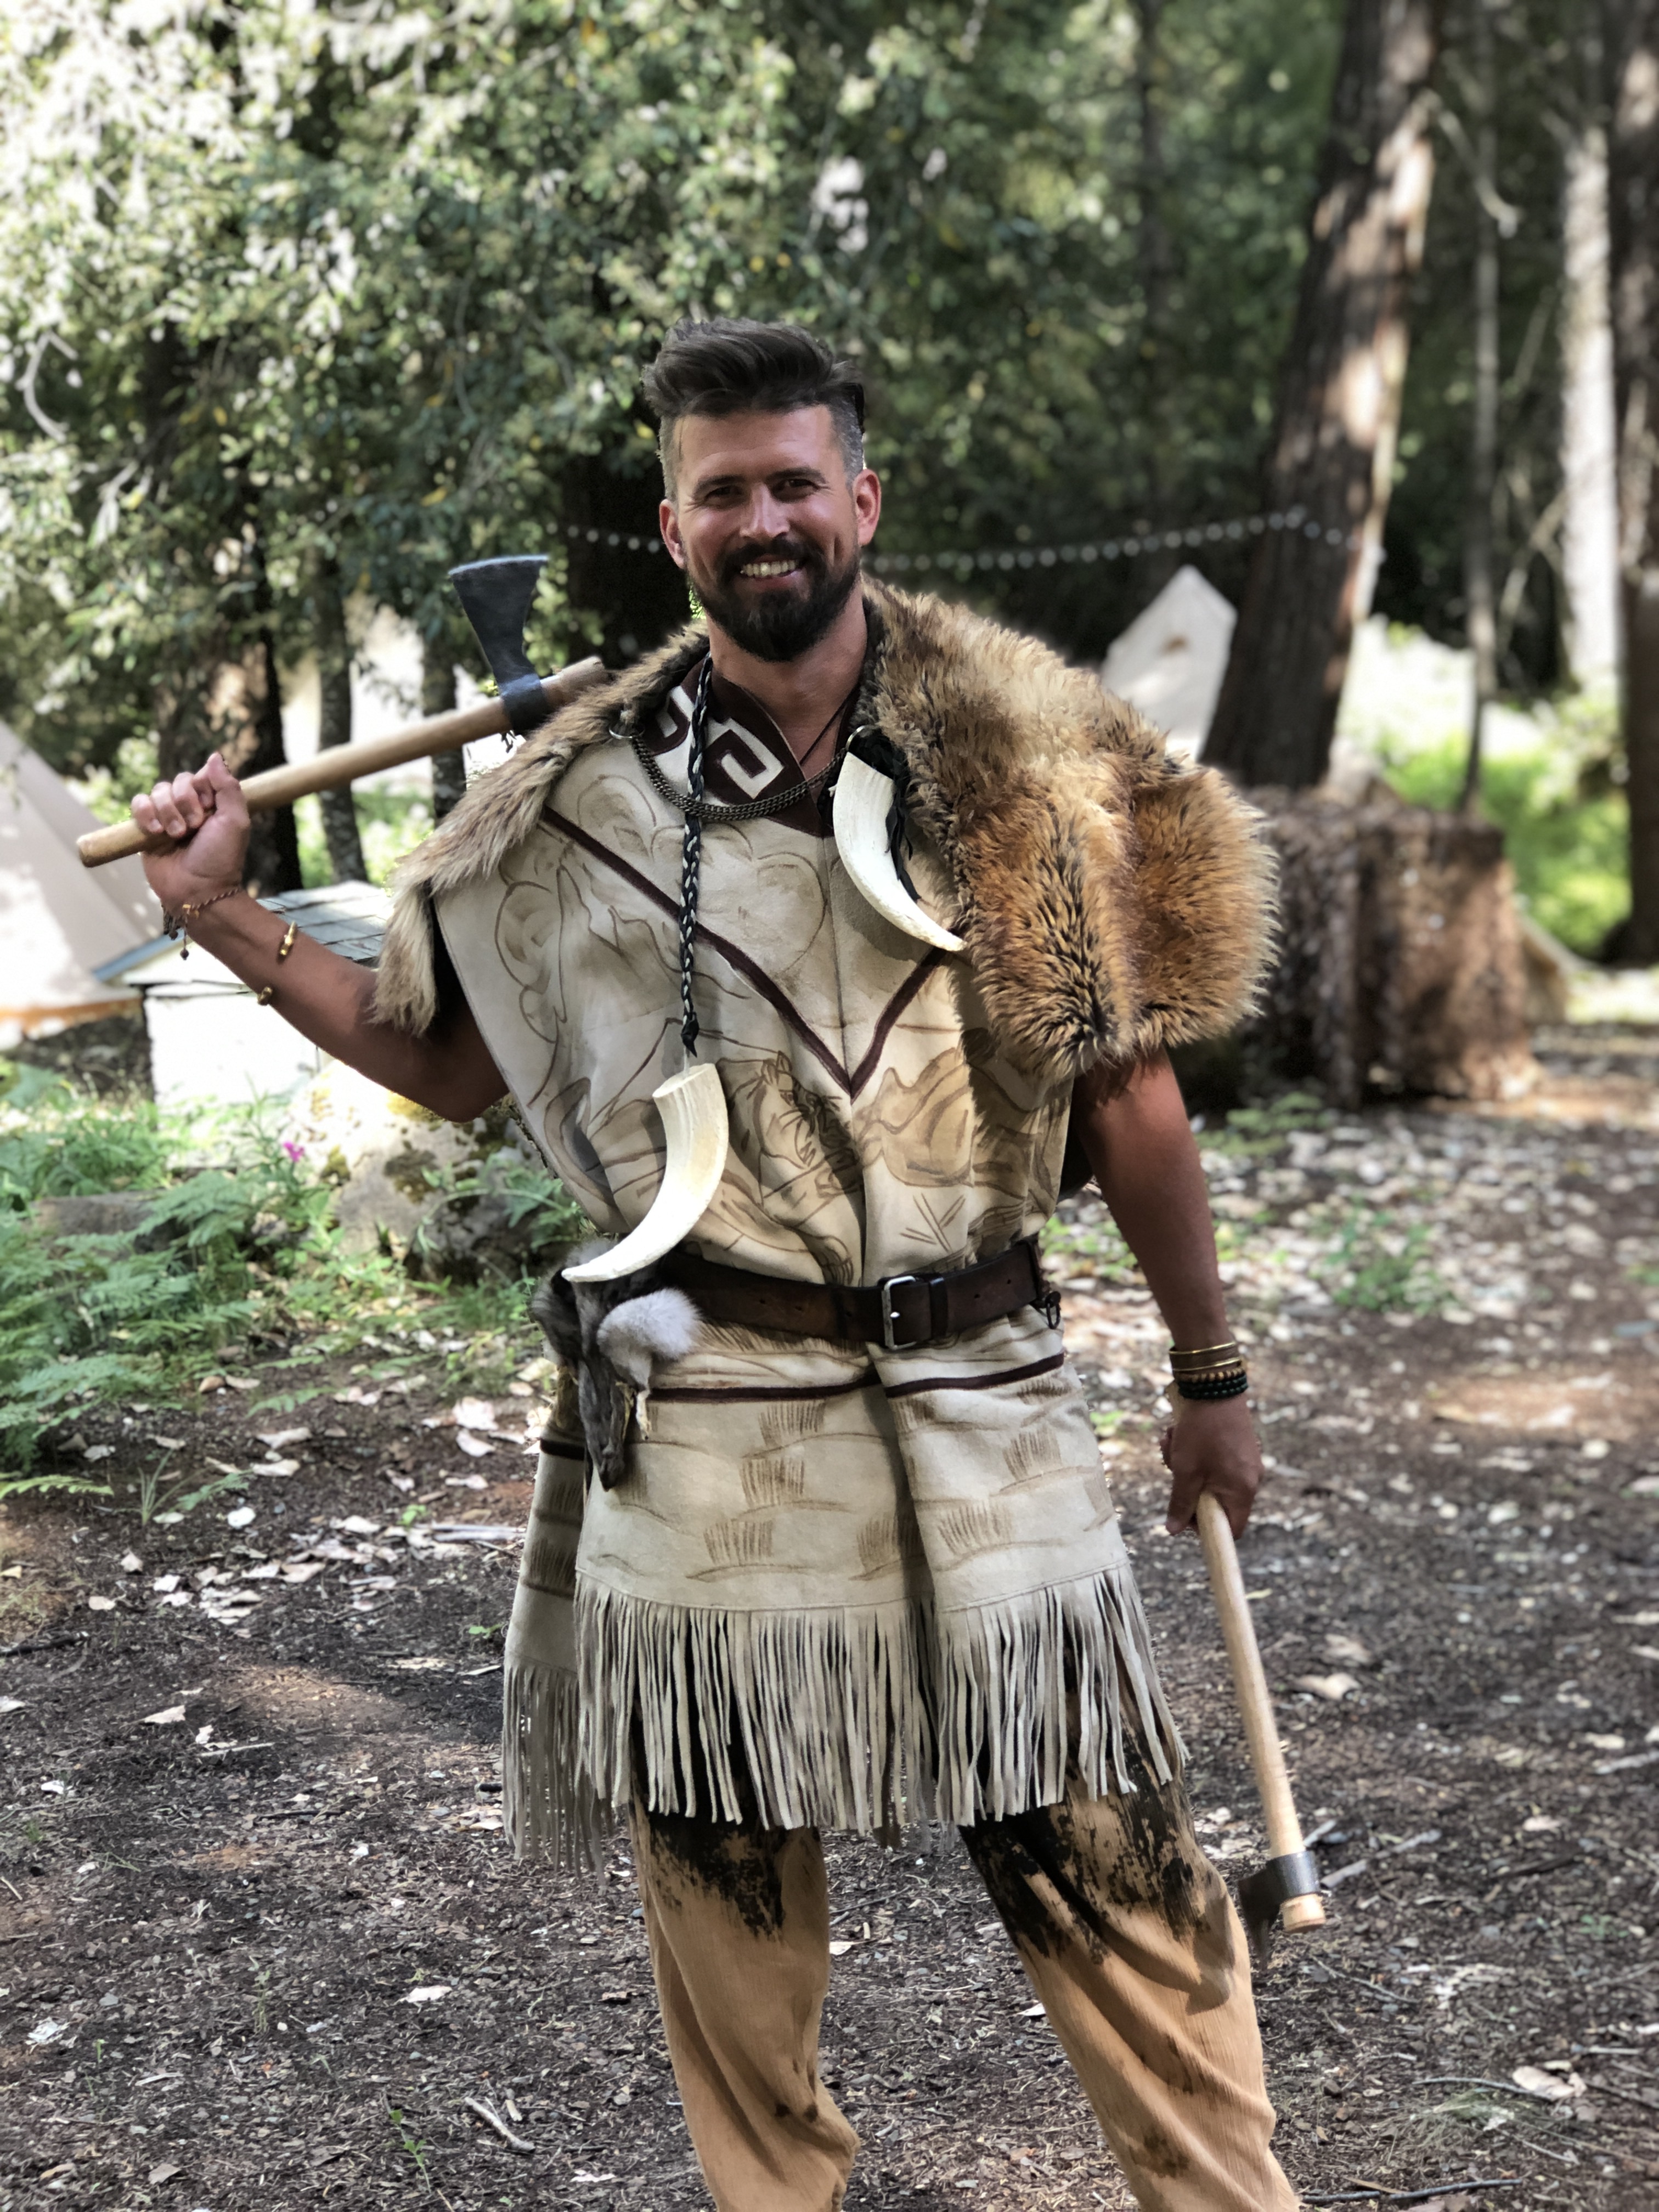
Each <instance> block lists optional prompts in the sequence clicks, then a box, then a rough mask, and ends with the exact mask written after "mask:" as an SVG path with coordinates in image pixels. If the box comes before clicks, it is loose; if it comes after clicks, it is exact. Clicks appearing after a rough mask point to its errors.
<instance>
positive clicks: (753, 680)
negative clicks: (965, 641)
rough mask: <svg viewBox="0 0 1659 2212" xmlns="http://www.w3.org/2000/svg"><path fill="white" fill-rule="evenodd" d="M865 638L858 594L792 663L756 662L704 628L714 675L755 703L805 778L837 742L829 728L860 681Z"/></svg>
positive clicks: (714, 627) (712, 628)
mask: <svg viewBox="0 0 1659 2212" xmlns="http://www.w3.org/2000/svg"><path fill="white" fill-rule="evenodd" d="M866 638H867V625H866V621H865V615H864V598H863V594H862V593H861V592H854V593H853V596H852V597H851V599H848V602H847V605H845V606H844V607H843V608H842V611H841V612H840V614H838V615H837V616H836V619H835V621H834V623H832V624H831V625H830V627H829V629H828V630H827V631H826V632H825V633H824V635H823V636H822V637H821V638H820V639H819V640H818V641H817V644H816V645H815V646H813V647H811V649H810V651H808V652H806V653H802V654H801V655H800V657H799V659H796V660H760V659H757V658H756V657H755V655H754V654H753V653H745V652H744V649H743V647H741V646H740V645H737V644H735V643H734V642H733V641H732V639H731V638H730V637H729V636H727V635H726V632H725V631H724V630H723V629H721V628H720V625H719V623H714V622H710V623H709V625H708V644H709V651H710V652H711V653H712V654H713V656H714V672H715V673H716V675H718V676H720V677H721V678H724V680H725V681H726V683H728V684H739V685H741V687H742V688H743V690H745V691H747V692H748V693H749V694H750V696H751V697H752V698H756V699H758V700H759V701H760V702H761V704H762V706H763V707H764V708H765V709H766V711H767V713H768V714H769V715H770V716H771V717H772V720H774V721H775V723H776V724H777V726H778V727H779V729H780V730H781V732H782V733H783V735H784V736H785V737H786V738H787V739H788V741H789V745H790V750H792V751H793V754H794V756H795V758H796V759H797V760H798V761H799V763H800V764H801V767H802V768H803V769H805V772H806V774H807V775H814V774H816V773H817V770H818V769H820V768H823V766H824V765H825V764H826V763H827V762H828V759H829V749H830V748H831V747H833V745H834V744H835V738H836V733H835V731H834V729H833V728H831V727H829V724H831V723H832V722H833V720H834V719H835V714H836V708H838V707H839V706H840V705H841V704H842V701H843V700H844V699H845V698H846V697H847V695H848V692H849V691H851V690H852V689H853V687H854V684H856V683H857V682H858V680H859V671H860V669H861V668H862V667H863V665H864V654H865V647H866ZM819 739H822V740H823V742H822V744H819V743H818V740H819ZM809 755H812V756H813V757H810V758H809V757H808V756H809Z"/></svg>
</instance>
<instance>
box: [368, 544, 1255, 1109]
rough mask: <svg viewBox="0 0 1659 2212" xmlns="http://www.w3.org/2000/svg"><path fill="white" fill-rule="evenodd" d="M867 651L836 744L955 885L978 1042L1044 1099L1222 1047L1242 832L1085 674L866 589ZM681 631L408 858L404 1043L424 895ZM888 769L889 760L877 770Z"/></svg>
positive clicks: (643, 709)
mask: <svg viewBox="0 0 1659 2212" xmlns="http://www.w3.org/2000/svg"><path fill="white" fill-rule="evenodd" d="M865 598H866V607H867V609H868V611H869V612H870V616H871V630H872V649H871V653H870V655H869V658H868V660H867V661H866V671H865V678H864V684H863V688H862V690H861V693H860V700H859V703H858V708H857V712H856V714H855V717H854V730H855V733H856V734H855V736H854V745H855V746H856V747H857V748H858V749H859V750H865V749H866V740H867V739H868V738H873V739H874V744H873V747H872V750H871V753H870V757H871V758H872V761H873V763H874V764H875V765H878V766H882V767H886V768H888V769H892V768H894V767H901V768H902V771H905V772H908V780H906V781H903V783H902V787H903V790H904V801H905V807H906V811H907V816H908V821H909V823H910V824H911V826H912V827H913V828H915V829H918V830H920V831H921V832H922V833H923V834H924V835H925V836H927V837H928V838H930V839H931V840H932V841H933V843H934V844H935V845H936V846H937V848H938V849H939V853H940V854H942V856H943V858H944V860H945V866H946V867H947V869H948V871H949V873H950V878H951V883H952V884H953V885H954V888H955V892H956V896H957V914H956V915H954V916H953V917H952V918H951V923H950V926H951V927H952V928H953V929H954V930H956V931H957V933H958V935H960V936H961V937H962V938H963V940H964V942H965V944H966V946H967V957H968V959H969V962H970V963H971V965H972V967H973V970H974V974H975V978H976V980H977V981H978V984H979V988H980V992H981V997H982V999H983V1000H984V1004H985V1007H986V1012H987V1017H988V1018H989V1021H990V1024H991V1027H992V1030H993V1032H994V1036H995V1037H996V1040H997V1042H998V1044H999V1045H1000V1048H1002V1050H1003V1051H1005V1052H1006V1054H1007V1055H1008V1057H1009V1058H1010V1059H1011V1060H1012V1061H1013V1062H1014V1063H1015V1064H1016V1065H1017V1066H1019V1067H1021V1068H1022V1069H1024V1071H1025V1072H1026V1073H1028V1074H1030V1075H1031V1076H1034V1077H1036V1078H1038V1079H1046V1080H1048V1081H1050V1082H1053V1083H1055V1084H1059V1083H1061V1082H1070V1081H1072V1080H1073V1079H1074V1078H1076V1077H1077V1076H1078V1075H1079V1074H1081V1073H1084V1072H1085V1070H1086V1069H1089V1068H1091V1067H1094V1066H1104V1067H1105V1068H1107V1069H1108V1070H1120V1071H1121V1070H1127V1068H1128V1067H1130V1066H1133V1064H1134V1063H1135V1062H1136V1061H1137V1060H1142V1059H1145V1058H1146V1056H1147V1055H1148V1054H1151V1053H1153V1052H1155V1051H1157V1050H1158V1049H1159V1048H1163V1047H1168V1046H1170V1045H1176V1044H1184V1043H1189V1042H1194V1041H1195V1040H1196V1039H1198V1038H1200V1037H1206V1036H1216V1035H1218V1034H1220V1033H1221V1032H1223V1031H1225V1030H1228V1029H1231V1027H1232V1026H1233V1025H1234V1024H1235V1023H1237V1021H1239V1020H1240V1019H1241V1018H1242V1017H1243V1015H1244V1014H1245V1013H1247V1012H1249V1009H1250V1007H1251V1006H1252V1004H1253V1003H1254V1000H1255V993H1256V989H1257V987H1258V985H1259V982H1260V981H1261V975H1262V971H1263V969H1264V966H1265V964H1266V961H1267V954H1268V951H1269V949H1270V939H1271V935H1272V921H1273V884H1272V873H1271V868H1272V863H1271V859H1270V855H1269V854H1268V851H1267V848H1266V846H1265V845H1264V843H1263V842H1262V840H1261V836H1260V835H1259V831H1258V820H1259V817H1257V816H1256V815H1255V812H1254V811H1253V810H1252V809H1251V808H1249V806H1247V805H1245V804H1244V803H1243V801H1242V800H1241V799H1239V798H1238V797H1237V794H1236V793H1234V792H1233V790H1232V788H1231V786H1230V785H1229V784H1227V783H1226V782H1225V780H1224V779H1223V778H1222V777H1221V776H1220V775H1218V774H1217V773H1216V771H1215V770H1213V769H1195V770H1193V769H1182V767H1181V766H1180V764H1179V763H1176V762H1175V761H1173V760H1172V759H1171V758H1170V756H1169V755H1168V753H1167V752H1166V750H1165V749H1164V739H1163V738H1162V736H1161V735H1160V734H1159V732H1158V731H1157V730H1155V729H1154V728H1153V727H1152V725H1151V724H1150V723H1148V722H1147V721H1146V720H1143V719H1142V717H1141V716H1140V715H1139V714H1137V713H1136V712H1135V711H1134V709H1133V708H1131V707H1129V706H1127V705H1126V704H1125V703H1124V702H1123V701H1122V700H1121V699H1116V698H1114V697H1112V696H1110V695H1109V693H1107V692H1105V691H1103V690H1102V689H1101V687H1100V684H1098V682H1097V680H1096V678H1094V677H1093V676H1092V675H1091V674H1089V673H1088V672H1087V671H1083V670H1079V669H1075V668H1071V667H1068V666H1067V665H1066V663H1065V662H1064V661H1063V660H1061V659H1060V657H1059V655H1058V654H1057V653H1053V652H1051V651H1050V650H1049V649H1048V647H1046V646H1042V645H1039V644H1038V643H1036V641H1034V640H1033V639H1030V638H1027V637H1022V636H1020V635H1018V634H1017V633H1016V632H1014V631H1012V630H1009V629H1004V628H1002V627H1001V625H1000V624H999V623H993V622H987V621H986V620H985V619H984V618H983V617H981V616H978V615H975V614H972V613H970V612H969V611H968V610H966V609H965V608H963V607H959V606H955V605H951V604H950V603H948V602H947V601H945V600H942V599H933V598H928V597H920V596H912V595H910V594H908V593H905V592H895V591H891V590H890V589H888V588H887V587H886V586H883V585H880V584H877V583H874V582H872V581H866V585H865ZM706 644H707V640H706V635H705V633H704V631H703V630H702V629H701V628H691V629H685V630H683V631H682V632H681V633H680V634H679V635H678V637H676V638H674V639H673V640H671V641H670V642H669V643H668V644H667V645H665V646H663V647H660V648H659V650H658V651H657V652H656V653H652V654H649V655H647V658H646V659H643V660H642V661H641V662H639V663H638V664H637V665H635V667H633V668H631V669H629V670H628V671H626V672H625V673H623V674H622V675H620V676H617V677H615V678H612V680H611V682H609V683H608V684H599V685H597V686H596V687H595V688H594V689H593V690H591V691H588V692H586V693H584V694H583V696H581V697H580V698H579V699H576V700H574V701H573V702H571V704H570V705H569V706H568V707H567V708H565V709H564V711H563V712H562V714H557V715H556V716H555V718H554V719H553V720H552V721H550V722H549V723H548V724H546V725H545V726H544V727H543V728H542V729H540V730H538V731H537V732H535V734H534V735H533V736H532V738H529V739H528V740H527V741H526V743H525V744H523V745H522V746H521V747H520V750H518V751H517V752H516V753H514V754H513V757H511V758H510V759H509V760H507V761H506V762H504V763H502V764H501V766H500V767H499V768H497V769H494V770H492V772H491V773H490V774H489V775H488V776H486V777H484V778H483V780H482V781H479V782H478V783H477V784H475V785H474V786H473V787H472V788H471V790H470V791H469V792H468V793H467V794H466V796H465V799H463V800H462V801H461V803H460V805H459V806H457V807H456V808H455V810H454V811H453V813H452V814H451V815H450V816H449V817H448V818H447V820H446V821H445V822H444V823H443V825H442V826H441V828H440V829H437V830H436V831H435V833H434V834H433V835H432V836H430V837H428V839H427V841H426V842H425V843H424V844H423V845H422V846H421V847H419V848H418V849H417V850H416V852H414V853H412V854H410V856H409V858H408V859H407V860H405V861H404V863H403V866H402V868H401V870H400V871H399V874H398V895H397V903H396V907H395V909H394V912H393V915H392V922H391V925H390V927H389V928H388V930H387V933H386V943H385V946H384V948H383V950H382V953H381V957H380V975H379V979H378V983H377V987H376V994H375V1010H376V1013H377V1015H378V1016H379V1018H380V1019H382V1020H384V1021H386V1022H389V1023H392V1024H394V1025H395V1026H397V1027H398V1028H400V1029H403V1030H410V1031H413V1032H416V1033H419V1032H421V1031H423V1030H426V1029H427V1028H428V1027H429V1026H430V1025H431V1024H432V1022H433V1021H434V1020H435V1018H436V1016H437V1012H438V998H439V993H438V982H437V971H436V954H435V929H434V922H433V914H432V907H433V902H434V900H435V899H437V898H441V896H443V895H444V894H445V893H446V892H448V891H451V890H455V889H458V888H459V887H460V886H461V885H463V884H471V883H474V882H477V880H479V879H480V878H483V877H484V876H487V875H489V874H490V873H491V872H494V870H495V869H496V868H497V867H498V866H500V865H501V862H502V861H503V860H505V859H506V858H507V854H509V853H511V852H512V851H513V849H514V848H515V847H517V846H519V845H520V844H522V843H523V842H524V841H525V840H526V838H527V837H529V836H532V833H533V832H534V830H535V829H536V825H537V822H538V818H539V817H540V814H541V811H542V808H543V806H544V804H545V803H546V799H547V796H548V793H549V792H550V789H551V787H552V786H553V785H554V784H555V783H556V782H557V781H558V779H559V777H560V776H561V775H562V774H563V772H564V770H565V769H566V768H567V767H568V764H569V763H570V761H571V760H572V758H573V757H574V755H575V754H576V753H577V751H578V750H580V748H582V747H583V746H585V745H591V744H602V743H604V742H605V739H606V738H608V737H609V736H610V735H611V732H613V731H618V730H622V731H626V730H627V729H628V728H629V727H630V726H635V724H637V723H639V722H641V721H643V720H645V719H646V718H647V717H648V716H649V715H650V714H653V713H654V711H655V710H656V708H657V707H658V706H659V704H660V702H661V701H662V700H663V699H664V698H665V696H667V694H668V692H669V691H670V690H671V689H672V688H673V686H674V685H675V684H677V683H678V681H679V680H680V678H681V677H682V676H683V675H684V673H685V672H686V671H688V670H689V669H690V667H692V666H694V665H696V662H697V661H698V660H699V659H701V658H702V654H703V653H704V651H705V649H706ZM895 756H896V758H895Z"/></svg>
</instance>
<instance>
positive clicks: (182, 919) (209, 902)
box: [161, 884, 246, 960]
mask: <svg viewBox="0 0 1659 2212" xmlns="http://www.w3.org/2000/svg"><path fill="white" fill-rule="evenodd" d="M245 889H246V885H245V884H231V885H230V886H229V888H228V890H222V891H215V893H214V894H213V896H212V897H211V898H207V899H186V900H185V902H184V904H183V905H182V906H181V907H180V908H179V911H178V913H177V914H176V915H173V914H169V913H167V909H166V908H162V910H161V919H162V921H164V922H165V923H166V924H167V935H168V936H169V937H182V938H183V939H184V940H185V942H184V945H183V947H182V949H181V950H180V951H179V958H180V959H181V960H188V959H189V957H190V926H191V922H193V921H195V919H196V917H197V915H198V914H205V913H206V912H207V910H208V908H210V906H217V905H218V903H219V902H220V900H221V899H228V898H240V896H241V895H242V892H243V891H244V890H245Z"/></svg>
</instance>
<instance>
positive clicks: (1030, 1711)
mask: <svg viewBox="0 0 1659 2212" xmlns="http://www.w3.org/2000/svg"><path fill="white" fill-rule="evenodd" d="M935 1634H936V1637H937V1648H938V1650H939V1675H940V1682H939V1698H938V1701H937V1710H938V1711H939V1752H938V1790H937V1798H938V1805H939V1818H940V1819H941V1820H951V1821H954V1822H955V1823H956V1825H957V1826H958V1827H964V1828H965V1827H972V1826H975V1824H976V1823H977V1822H979V1821H981V1820H1008V1819H1011V1818H1012V1816H1013V1815H1014V1814H1018V1813H1026V1812H1030V1810H1031V1809H1032V1808H1033V1807H1035V1806H1038V1805H1054V1804H1058V1803H1059V1802H1060V1799H1061V1798H1062V1797H1064V1796H1065V1795H1066V1782H1067V1773H1068V1768H1069V1767H1072V1766H1074V1767H1075V1769H1076V1771H1077V1773H1078V1776H1079V1779H1080V1780H1081V1782H1082V1784H1083V1786H1084V1788H1085V1790H1087V1791H1088V1793H1089V1794H1090V1796H1095V1797H1103V1796H1105V1795H1106V1794H1107V1792H1108V1790H1109V1789H1111V1788H1112V1786H1113V1785H1114V1784H1115V1785H1116V1787H1117V1788H1118V1789H1119V1790H1121V1791H1123V1792H1124V1793H1125V1794H1127V1793H1129V1792H1131V1791H1133V1788H1134V1784H1133V1781H1132V1780H1131V1779H1130V1776H1129V1771H1128V1766H1127V1761H1126V1759H1125V1756H1124V1716H1123V1704H1122V1691H1123V1688H1124V1686H1127V1689H1128V1692H1129V1695H1130V1698H1131V1699H1132V1700H1133V1708H1134V1719H1135V1721H1136V1723H1138V1727H1137V1734H1138V1735H1139V1738H1140V1740H1141V1742H1142V1744H1143V1745H1144V1747H1145V1749H1146V1758H1147V1759H1148V1761H1149V1763H1150V1764H1151V1765H1152V1771H1153V1773H1154V1774H1155V1775H1156V1777H1157V1778H1158V1781H1160V1782H1168V1781H1169V1780H1170V1778H1171V1777H1172V1775H1173V1774H1174V1772H1175V1771H1176V1768H1177V1767H1179V1766H1180V1765H1181V1763H1182V1759H1184V1757H1185V1755H1186V1753H1185V1749H1184V1747H1183V1746H1182V1741H1181V1737H1180V1734H1179V1732H1178V1731H1177V1729H1176V1724H1175V1717H1174V1715H1173V1714H1172V1713H1171V1712H1170V1708H1169V1705H1168V1703H1167V1701H1166V1700H1165V1698H1164V1691H1163V1686H1162V1685H1161V1684H1160V1683H1159V1681H1158V1667H1157V1662H1156V1661H1155V1660H1154V1658H1153V1656H1152V1633H1151V1631H1150V1630H1149V1629H1148V1627H1147V1625H1146V1613H1144V1612H1143V1610H1142V1608H1141V1603H1140V1593H1139V1590H1138V1589H1136V1588H1135V1583H1134V1577H1133V1575H1132V1574H1131V1573H1130V1572H1129V1571H1128V1570H1127V1568H1117V1569H1109V1570H1108V1571H1105V1572H1103V1573H1101V1574H1097V1575H1091V1576H1089V1577H1087V1578H1086V1579H1085V1580H1083V1581H1080V1582H1074V1583H1060V1584H1058V1585H1054V1586H1051V1587H1049V1588H1048V1589H1040V1590H1032V1591H1028V1592H1027V1593H1026V1594H1025V1595H1023V1596H1020V1597H1017V1598H1012V1599H1010V1600H1008V1601H1006V1602H1005V1603H1003V1604H1001V1605H987V1606H975V1607H969V1608H965V1609H963V1611H961V1612H956V1613H945V1614H943V1615H941V1616H939V1619H938V1620H937V1621H936V1623H935Z"/></svg>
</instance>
